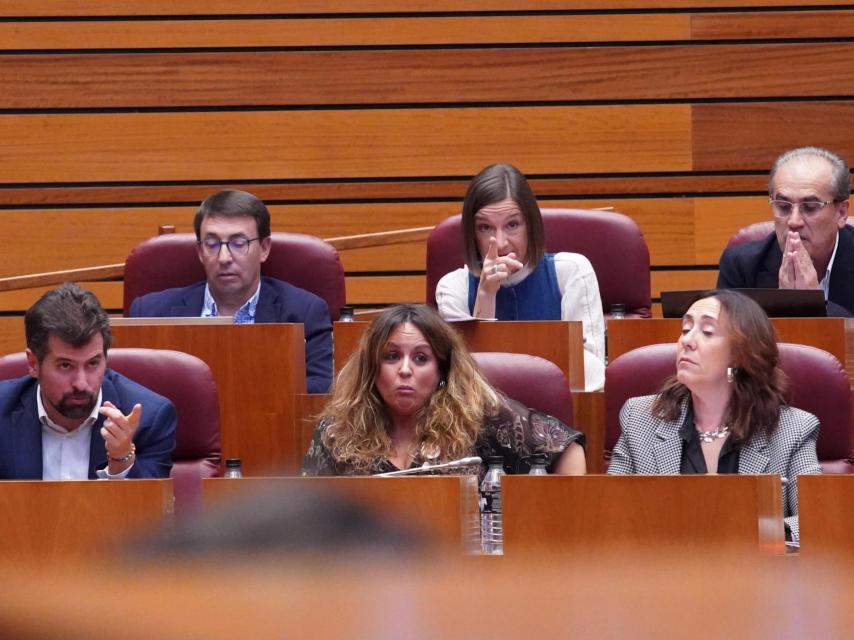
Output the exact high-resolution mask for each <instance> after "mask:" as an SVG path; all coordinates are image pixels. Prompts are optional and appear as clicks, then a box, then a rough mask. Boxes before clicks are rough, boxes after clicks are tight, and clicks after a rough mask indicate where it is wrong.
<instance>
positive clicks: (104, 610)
mask: <svg viewBox="0 0 854 640" xmlns="http://www.w3.org/2000/svg"><path fill="white" fill-rule="evenodd" d="M479 560H483V562H480V561H479ZM488 560H492V558H479V559H475V560H473V561H460V559H459V558H458V557H451V558H447V559H436V558H434V557H431V558H428V559H425V558H423V557H418V556H415V557H412V556H411V555H404V556H400V555H393V554H388V555H387V556H386V557H377V554H372V555H371V556H370V557H364V558H352V556H350V557H349V558H347V559H342V558H341V557H340V556H338V557H336V556H334V555H333V554H329V555H327V556H324V557H323V558H314V559H310V558H309V559H306V558H301V557H299V556H298V555H296V554H294V553H277V554H273V555H268V556H262V557H247V556H246V555H245V554H243V555H234V554H230V553H229V552H228V551H227V550H216V551H212V552H211V555H210V558H209V560H208V562H193V563H189V562H186V561H185V562H181V561H180V559H179V558H172V557H170V558H168V559H166V560H162V561H160V562H157V561H154V560H152V559H147V560H146V562H145V563H144V564H143V563H140V564H138V565H134V566H133V575H132V579H128V577H127V575H126V573H125V572H124V571H121V570H120V569H122V568H125V569H126V568H127V566H128V565H127V562H124V563H123V564H121V565H119V566H118V567H113V566H107V567H98V566H94V567H93V566H87V567H67V566H55V567H51V572H50V575H49V576H48V577H49V579H45V575H44V574H43V573H37V572H33V571H29V572H27V571H8V570H4V572H3V575H4V580H5V582H6V584H7V585H13V586H10V587H7V588H4V589H2V590H0V631H2V632H3V636H4V637H5V638H27V639H34V638H38V639H39V640H69V639H70V638H74V639H79V638H87V639H89V638H102V637H104V636H108V635H109V634H110V632H111V631H114V630H116V629H124V632H123V633H122V637H123V639H126V640H150V639H151V638H163V637H166V638H185V639H186V640H198V639H201V638H204V639H205V640H233V639H234V638H252V640H280V639H281V638H303V637H306V636H308V637H311V638H312V639H314V640H332V639H338V638H359V639H361V638H398V637H402V638H441V639H442V640H470V639H471V638H483V637H488V638H490V639H491V640H517V639H518V638H566V637H571V638H573V639H574V640H578V639H582V640H586V639H591V640H600V639H602V638H632V639H639V640H645V639H655V640H671V639H673V640H676V639H681V638H685V637H686V636H687V637H690V638H692V639H693V640H719V639H721V638H734V639H740V638H821V639H824V638H846V637H848V636H849V635H850V632H851V626H852V624H854V610H853V609H852V607H851V601H852V599H853V598H854V578H852V576H851V571H850V569H849V568H848V567H846V566H843V565H841V564H836V565H833V566H829V567H825V568H821V569H819V568H818V567H804V566H801V564H800V563H798V562H791V561H789V560H790V559H788V558H768V557H758V556H757V554H755V553H754V554H752V555H746V556H738V555H736V556H733V555H727V556H724V555H721V554H720V553H719V552H718V551H717V549H707V550H705V552H704V553H703V554H700V555H689V554H687V553H684V554H680V555H679V556H678V557H675V558H674V557H673V556H665V555H657V554H652V553H638V554H633V555H632V556H629V557H621V556H618V555H613V554H608V555H604V556H603V555H594V556H581V555H575V556H570V557H566V558H561V559H559V560H556V561H554V562H551V563H549V564H533V563H529V562H525V561H519V562H512V561H509V562H508V561H507V559H506V558H505V559H503V560H502V561H500V562H487V561H488ZM117 568H118V569H119V570H117ZM46 602H48V603H50V606H45V603H46ZM704 611H709V612H713V613H709V614H708V615H706V616H704V615H703V612H704ZM142 612H144V613H142Z"/></svg>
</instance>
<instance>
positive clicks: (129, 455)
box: [107, 442, 136, 462]
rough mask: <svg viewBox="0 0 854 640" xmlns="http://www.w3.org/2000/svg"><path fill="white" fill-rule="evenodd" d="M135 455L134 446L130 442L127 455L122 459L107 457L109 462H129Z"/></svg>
mask: <svg viewBox="0 0 854 640" xmlns="http://www.w3.org/2000/svg"><path fill="white" fill-rule="evenodd" d="M135 455H136V445H135V444H134V443H133V442H131V443H130V451H128V453H127V455H126V456H124V457H122V458H113V457H112V456H107V457H108V458H109V459H110V462H130V461H131V460H133V457H134V456H135Z"/></svg>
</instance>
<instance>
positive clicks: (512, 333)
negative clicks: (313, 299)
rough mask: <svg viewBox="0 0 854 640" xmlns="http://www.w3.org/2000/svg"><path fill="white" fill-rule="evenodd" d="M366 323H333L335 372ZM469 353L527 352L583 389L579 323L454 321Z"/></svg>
mask: <svg viewBox="0 0 854 640" xmlns="http://www.w3.org/2000/svg"><path fill="white" fill-rule="evenodd" d="M369 324H370V323H369V322H336V323H334V325H333V333H334V336H335V370H336V371H340V370H341V367H342V366H343V365H344V363H345V362H346V361H347V358H349V357H350V354H351V353H353V352H354V351H355V350H356V347H357V346H358V343H359V339H360V338H361V337H362V334H363V333H364V332H365V329H367V327H368V325H369ZM451 326H453V327H454V328H455V329H456V330H457V331H459V332H460V334H461V335H462V336H463V340H465V343H466V346H467V347H468V348H469V351H504V352H507V353H528V354H530V355H532V356H539V357H541V358H545V359H546V360H551V361H552V362H554V363H555V364H556V365H557V366H559V367H560V369H561V371H563V374H564V375H565V376H566V379H567V380H568V381H569V388H570V389H572V390H573V391H576V390H578V391H583V390H584V347H583V343H584V337H583V335H582V328H581V322H578V321H571V322H568V321H567V322H565V321H562V320H555V321H550V320H549V321H539V322H493V321H487V322H484V321H477V320H472V321H469V322H454V323H452V325H451Z"/></svg>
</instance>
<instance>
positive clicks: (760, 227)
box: [726, 218, 854, 247]
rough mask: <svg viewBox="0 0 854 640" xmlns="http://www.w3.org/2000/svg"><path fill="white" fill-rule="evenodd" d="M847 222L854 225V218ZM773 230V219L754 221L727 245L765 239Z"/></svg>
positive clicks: (734, 235) (737, 232) (739, 231)
mask: <svg viewBox="0 0 854 640" xmlns="http://www.w3.org/2000/svg"><path fill="white" fill-rule="evenodd" d="M845 224H848V225H851V226H852V227H854V220H852V219H851V218H848V220H847V221H846V223H845ZM772 231H774V223H773V222H772V221H771V220H765V221H763V222H754V223H753V224H749V225H747V226H746V227H742V228H741V229H739V230H738V231H736V232H735V233H734V234H733V235H732V236H730V239H729V241H727V243H726V246H728V247H731V246H733V245H737V244H744V243H745V242H753V241H754V240H763V239H765V238H767V237H768V234H770V233H771V232H772Z"/></svg>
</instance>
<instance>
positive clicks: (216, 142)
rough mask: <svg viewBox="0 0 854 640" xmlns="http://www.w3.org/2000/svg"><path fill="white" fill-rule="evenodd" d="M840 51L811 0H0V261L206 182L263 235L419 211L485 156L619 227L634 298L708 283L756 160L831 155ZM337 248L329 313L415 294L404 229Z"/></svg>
mask: <svg viewBox="0 0 854 640" xmlns="http://www.w3.org/2000/svg"><path fill="white" fill-rule="evenodd" d="M852 61H854V5H851V4H844V3H840V2H829V1H827V0H823V1H821V2H807V1H803V0H802V1H799V2H787V1H784V0H768V1H765V2H763V1H759V0H753V1H747V0H745V1H741V2H739V1H736V0H731V1H730V0H727V1H720V0H717V1H716V2H701V1H698V0H670V1H667V0H659V1H655V0H642V1H641V0H638V1H634V0H600V1H596V0H565V1H563V2H559V1H558V0H525V1H524V2H523V1H522V0H464V1H459V0H455V1H454V2H450V1H448V0H442V1H435V0H430V1H427V0H423V1H406V0H403V1H398V2H389V1H388V0H343V1H338V2H331V1H330V0H298V1H295V2H294V1H291V2H280V1H279V2H277V1H274V0H252V1H243V2H233V1H224V0H206V1H204V2H203V1H201V0H170V1H169V2H165V1H162V0H147V1H146V2H142V3H141V2H129V1H111V2H100V1H99V2H94V1H86V0H64V1H63V0H53V1H47V0H28V1H26V2H24V1H23V0H6V1H3V2H0V86H2V88H3V90H2V91H0V220H2V223H3V224H2V229H3V231H4V234H3V235H4V240H5V242H4V246H3V254H4V259H3V260H0V276H7V275H17V274H23V273H33V272H43V271H50V270H55V269H65V268H73V267H82V266H92V265H96V264H107V263H113V262H121V261H123V260H124V258H125V256H126V255H127V253H128V252H129V251H130V249H131V248H132V247H133V246H134V245H135V244H136V243H137V242H139V241H141V240H142V239H144V238H146V237H148V236H150V235H153V234H154V233H156V229H157V226H158V225H160V224H174V225H176V226H177V227H178V230H179V231H188V230H190V227H191V220H192V216H193V212H194V209H195V207H196V206H197V205H198V202H199V201H201V200H202V199H203V198H204V197H205V196H207V195H208V194H210V193H211V192H213V191H215V190H218V189H220V188H222V187H225V186H235V187H239V188H245V189H248V190H250V191H253V192H254V193H256V194H257V195H258V196H260V197H261V198H263V199H264V200H265V201H266V202H267V203H268V204H269V205H270V208H271V211H272V214H273V226H274V229H275V230H280V231H300V232H306V233H312V234H315V235H318V236H321V237H332V236H341V235H348V234H357V233H366V232H371V231H383V230H390V229H399V228H406V227H417V226H426V225H431V224H434V223H436V222H438V221H439V220H441V219H442V218H444V217H445V216H448V215H451V214H454V213H458V211H459V207H460V202H461V199H462V195H463V193H464V190H465V187H466V184H467V182H468V180H469V178H470V177H471V176H472V175H473V174H474V173H476V172H477V171H479V170H480V169H481V168H482V167H483V166H485V165H486V164H489V163H492V162H497V161H504V162H511V163H514V164H516V165H517V166H519V167H520V168H521V169H522V170H523V171H524V172H525V173H526V174H528V175H529V177H531V179H532V183H533V186H534V189H535V192H536V193H537V194H538V196H539V198H540V201H541V202H542V203H543V204H544V205H545V206H562V205H566V206H589V207H608V206H610V207H613V208H614V209H615V210H617V211H621V212H623V213H626V214H628V215H630V216H632V217H633V218H634V219H635V220H637V222H638V223H639V224H640V226H641V228H642V229H643V231H644V233H645V235H646V238H647V242H648V243H649V246H650V252H651V258H652V263H653V274H652V287H653V295H654V296H657V295H658V292H659V291H661V290H663V289H673V288H689V287H690V288H693V287H702V286H708V285H712V284H713V283H714V281H715V279H716V271H715V266H716V264H717V260H718V256H719V255H720V252H721V250H722V249H723V246H724V244H725V243H726V239H727V238H728V237H729V235H730V234H731V233H733V232H734V231H735V230H736V229H738V228H739V227H741V226H744V225H745V224H748V223H751V222H755V221H758V220H763V219H767V218H768V217H769V211H768V208H767V203H766V198H765V196H764V194H765V181H766V172H767V170H768V168H769V166H770V164H771V162H772V161H773V159H774V157H775V156H776V155H778V154H779V153H780V152H781V151H783V150H785V149H787V148H790V147H794V146H799V145H803V144H817V145H823V146H827V147H829V148H831V149H834V150H836V151H838V152H839V153H841V154H842V155H843V156H846V157H847V158H848V159H849V160H852V159H854V124H852V123H854V64H852ZM342 258H343V260H344V265H345V269H346V271H347V274H348V279H347V290H348V300H349V301H350V302H351V303H355V304H357V305H364V306H370V305H375V304H385V303H391V302H397V301H405V300H413V301H420V300H423V298H424V275H423V273H424V248H423V246H422V245H421V244H418V243H413V244H411V245H404V246H403V247H401V246H397V247H391V248H382V249H359V250H352V251H348V252H345V253H344V254H343V255H342ZM95 288H96V290H97V292H98V293H99V294H100V295H101V296H102V298H103V300H104V302H105V304H106V306H108V307H110V308H112V309H118V308H119V307H120V305H121V283H120V282H108V283H101V284H98V285H97V286H96V287H95ZM37 293H38V292H34V291H25V292H14V293H4V294H0V311H5V312H7V313H15V312H19V311H20V310H21V309H24V308H26V307H27V306H28V305H29V304H30V302H31V301H32V300H33V298H34V296H35V295H36V294H37Z"/></svg>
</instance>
